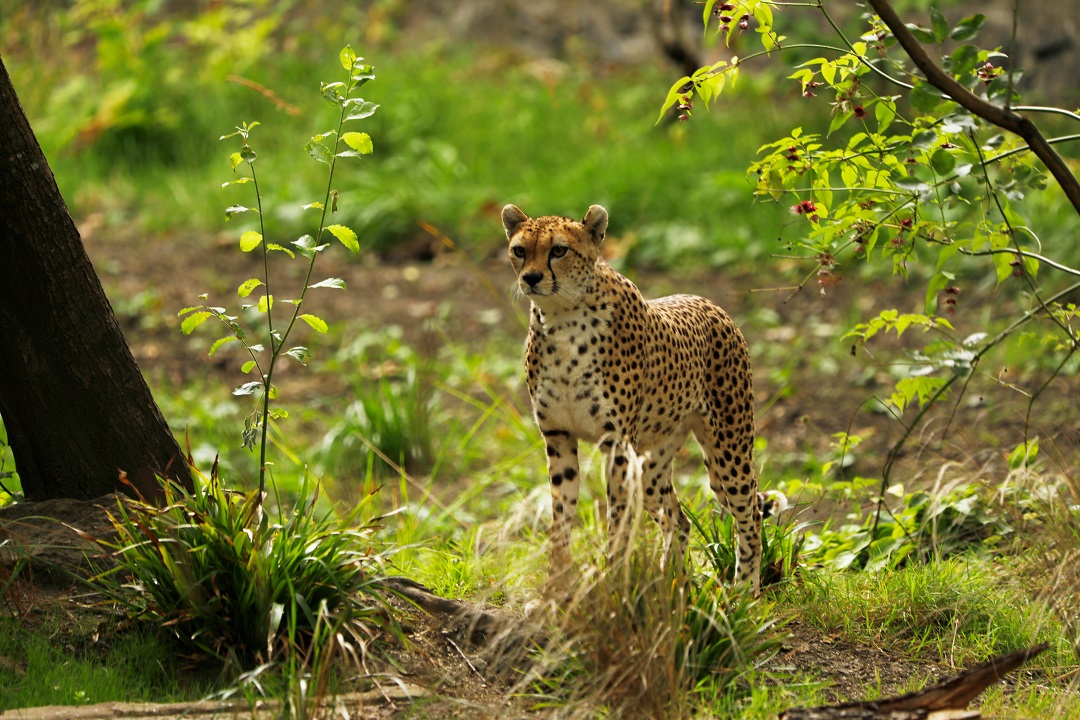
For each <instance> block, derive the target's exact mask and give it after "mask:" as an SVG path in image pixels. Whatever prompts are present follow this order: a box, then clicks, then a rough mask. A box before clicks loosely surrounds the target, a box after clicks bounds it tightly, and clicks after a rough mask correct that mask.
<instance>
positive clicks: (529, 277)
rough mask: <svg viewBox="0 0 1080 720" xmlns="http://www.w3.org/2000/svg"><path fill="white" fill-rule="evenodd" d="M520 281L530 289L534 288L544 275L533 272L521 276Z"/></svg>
mask: <svg viewBox="0 0 1080 720" xmlns="http://www.w3.org/2000/svg"><path fill="white" fill-rule="evenodd" d="M521 279H522V280H524V281H525V283H526V284H527V285H528V286H529V287H531V288H532V287H536V283H538V282H540V281H541V280H543V279H544V274H543V273H539V272H536V271H535V270H533V271H530V272H527V273H525V274H524V275H522V276H521Z"/></svg>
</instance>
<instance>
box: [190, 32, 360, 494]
mask: <svg viewBox="0 0 1080 720" xmlns="http://www.w3.org/2000/svg"><path fill="white" fill-rule="evenodd" d="M338 58H339V60H340V62H341V66H342V68H344V70H345V72H346V74H347V76H346V80H345V81H343V82H332V83H323V84H322V96H323V98H325V99H326V100H327V101H328V102H329V103H330V104H332V105H333V106H335V107H336V108H337V110H338V118H337V123H336V125H335V127H334V128H333V129H331V130H328V131H326V132H323V133H320V134H318V135H315V136H313V137H312V138H311V140H310V141H309V142H308V143H307V146H306V150H307V152H308V155H310V156H311V157H312V158H313V159H314V160H316V161H317V162H320V163H322V164H324V165H326V166H327V181H326V191H325V193H324V194H323V199H322V200H321V201H317V202H312V203H308V204H305V205H303V206H302V207H303V209H304V210H316V211H318V212H319V224H318V229H317V230H316V232H315V234H314V236H312V235H304V236H302V237H300V238H298V239H297V240H294V241H293V242H292V243H290V244H291V245H292V248H289V247H286V246H285V245H281V244H278V243H274V242H270V241H268V240H267V236H268V234H267V229H266V222H265V214H264V211H263V200H262V192H261V191H260V189H259V180H258V173H257V172H256V166H255V162H256V160H257V158H258V155H257V154H256V152H255V150H254V149H253V148H252V147H251V145H250V144H249V142H248V141H249V139H250V137H251V131H252V130H253V129H254V128H255V127H257V126H258V125H259V123H257V122H252V123H243V124H241V126H240V127H238V128H237V129H236V132H233V133H230V134H228V135H223V136H222V137H221V139H222V140H228V139H231V138H236V137H239V138H240V139H241V141H242V146H241V148H240V149H239V150H238V151H236V152H234V153H232V154H231V155H230V162H231V163H232V168H233V171H234V172H235V171H236V170H237V168H238V167H241V166H244V167H246V168H247V170H248V174H247V175H243V176H241V177H239V178H237V179H236V180H232V181H229V182H225V183H223V184H222V187H228V186H230V185H244V184H247V183H251V184H252V187H253V190H254V193H255V200H256V207H254V208H249V207H245V206H243V205H232V206H230V207H228V208H226V210H225V219H226V220H229V219H231V218H233V217H234V216H236V215H241V214H244V213H248V212H254V213H255V214H256V215H257V216H258V227H259V229H258V231H256V230H247V231H245V232H243V233H242V234H241V235H240V250H241V251H242V252H245V253H249V252H253V251H254V250H256V249H258V250H260V252H261V260H262V277H261V278H250V279H248V280H245V281H244V282H242V283H241V284H240V285H239V287H238V288H237V290H236V294H237V296H238V297H239V298H240V299H241V300H246V299H247V298H249V297H250V296H251V295H252V293H254V292H255V291H256V290H257V289H258V288H260V287H262V288H263V289H264V292H265V294H263V295H261V296H260V297H259V298H258V300H257V301H256V302H255V303H243V304H241V306H240V310H241V311H250V310H255V311H256V312H257V313H258V314H260V315H261V314H265V316H266V325H265V327H266V334H265V337H264V338H263V342H254V341H249V339H248V338H249V333H248V330H247V329H246V328H245V327H244V324H243V323H242V322H241V320H240V318H239V316H238V315H231V314H229V313H228V311H227V310H226V308H224V307H219V306H212V305H208V304H206V300H207V295H205V294H204V295H200V296H199V298H200V300H202V301H203V302H202V303H201V304H199V305H195V306H192V307H188V308H184V309H183V310H181V311H180V313H179V315H180V316H182V317H184V320H183V321H182V323H181V330H182V331H183V332H184V334H190V333H191V332H193V331H194V330H195V328H197V327H198V326H199V325H201V324H202V323H203V322H205V321H206V320H208V319H210V318H215V319H216V320H218V321H219V322H220V323H221V324H223V325H224V326H225V327H226V328H227V329H228V333H229V334H227V335H225V336H223V337H220V338H218V339H217V340H215V341H214V342H213V343H212V344H211V346H210V353H209V354H210V355H211V356H212V355H214V353H216V352H217V351H218V350H219V349H220V348H221V347H222V346H224V345H226V344H227V343H229V342H232V341H239V342H240V344H241V346H242V347H243V348H244V352H245V353H246V355H247V357H248V360H247V361H245V362H244V363H243V365H242V366H241V368H240V369H241V372H243V373H244V374H248V373H251V372H252V371H253V370H254V371H256V372H257V374H258V379H257V380H253V381H250V382H246V383H243V384H242V385H240V386H239V387H237V388H236V389H235V390H234V391H233V394H234V395H238V396H245V395H252V396H256V397H257V407H256V410H255V411H254V412H253V413H252V414H251V415H249V416H248V417H247V418H246V419H245V421H244V432H243V446H244V447H245V448H253V447H254V446H255V445H256V442H257V443H258V446H259V497H260V498H262V497H264V496H265V489H266V471H267V464H268V463H267V460H266V453H267V446H268V444H269V443H268V431H269V426H270V423H269V421H270V420H271V419H274V420H277V419H284V418H286V417H288V413H287V412H286V411H285V410H283V409H280V408H278V409H271V401H273V400H275V399H276V398H277V396H278V390H277V386H275V385H274V383H273V380H274V373H275V370H276V369H277V364H278V361H279V360H280V359H281V357H282V356H283V355H285V356H288V357H291V358H292V359H294V360H296V361H297V362H299V363H300V364H301V365H306V364H307V361H308V359H309V358H310V357H311V351H310V350H309V349H308V348H307V347H305V346H303V345H297V346H294V347H290V348H288V349H287V350H286V349H285V348H286V345H287V342H288V340H289V337H290V336H291V335H292V332H293V330H294V328H295V327H296V324H297V321H298V320H301V321H303V322H304V323H305V324H307V325H308V326H309V327H310V328H311V329H312V330H314V331H315V332H318V333H326V332H327V331H328V329H329V327H328V325H327V323H326V321H325V320H323V319H322V318H320V317H318V316H317V315H314V314H312V313H306V312H302V309H303V303H304V300H305V298H306V297H307V293H308V290H313V289H318V288H330V289H339V290H343V289H345V281H344V280H342V279H340V278H326V279H325V280H321V281H319V282H315V283H312V282H311V280H312V276H313V273H314V269H315V259H316V257H317V256H318V255H319V253H321V252H323V251H324V250H326V249H327V248H328V247H329V246H330V244H329V243H323V238H324V235H326V234H327V233H329V234H330V235H332V236H334V238H336V239H337V240H338V241H339V242H340V243H341V244H342V245H344V246H345V247H346V248H347V249H348V250H350V251H351V252H352V253H354V254H355V253H358V252H359V251H360V243H359V240H358V238H357V235H356V233H355V232H354V231H353V230H351V229H350V228H348V227H346V226H345V225H340V224H328V222H327V220H328V213H332V212H335V211H336V210H337V198H338V193H337V191H336V190H334V175H335V172H336V170H337V163H338V159H339V158H358V157H361V156H363V155H367V154H370V153H371V152H372V151H373V146H372V142H371V137H370V136H369V135H368V134H367V133H362V132H343V128H344V126H345V124H346V123H348V122H352V121H357V120H364V119H366V118H369V117H371V116H372V115H373V114H374V113H375V111H376V109H378V105H376V104H374V103H371V102H368V101H366V100H364V99H362V98H359V97H355V96H354V93H355V92H356V91H357V90H358V89H359V88H360V87H362V86H363V85H365V84H366V83H367V82H369V81H371V80H373V79H374V78H375V74H374V71H373V68H372V66H371V65H367V64H365V63H364V62H363V58H361V57H357V55H356V53H355V52H353V50H352V48H350V47H345V48H344V49H342V51H341V52H340V53H339V56H338ZM273 252H278V253H282V254H284V255H287V256H288V257H289V258H290V259H295V258H296V256H297V254H299V255H301V256H302V257H304V258H306V259H307V270H306V273H305V276H304V283H303V286H302V287H301V289H300V293H299V295H298V297H296V298H295V299H288V300H282V301H281V302H284V303H286V304H288V305H292V309H291V311H288V312H287V314H286V316H285V317H286V320H285V321H284V322H282V323H279V324H278V325H277V327H275V323H274V305H275V302H274V295H273V294H272V293H271V283H270V254H271V253H273ZM185 316H186V317H185ZM282 327H284V330H281V329H280V328H282ZM252 335H253V336H257V334H256V333H254V332H253V333H252ZM267 351H268V354H267V355H265V356H264V353H267Z"/></svg>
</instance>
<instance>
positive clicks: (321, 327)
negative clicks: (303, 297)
mask: <svg viewBox="0 0 1080 720" xmlns="http://www.w3.org/2000/svg"><path fill="white" fill-rule="evenodd" d="M300 319H301V320H303V321H304V322H306V323H307V324H308V325H310V326H311V329H312V330H314V331H315V332H320V333H324V334H325V333H326V332H327V331H328V330H329V329H330V328H329V326H328V325H327V324H326V321H325V320H323V319H322V318H320V317H317V316H315V315H312V314H310V313H304V314H303V315H301V316H300Z"/></svg>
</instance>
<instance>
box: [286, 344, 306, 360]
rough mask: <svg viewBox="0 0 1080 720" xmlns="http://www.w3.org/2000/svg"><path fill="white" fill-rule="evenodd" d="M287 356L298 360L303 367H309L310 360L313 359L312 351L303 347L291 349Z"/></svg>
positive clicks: (287, 351)
mask: <svg viewBox="0 0 1080 720" xmlns="http://www.w3.org/2000/svg"><path fill="white" fill-rule="evenodd" d="M285 354H286V355H288V356H289V357H291V358H293V359H294V360H296V362H298V363H300V364H301V365H307V361H308V359H309V358H310V357H311V351H310V350H308V349H307V348H306V347H304V346H303V345H297V346H296V347H294V348H289V349H288V350H286V351H285Z"/></svg>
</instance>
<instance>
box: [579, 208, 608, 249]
mask: <svg viewBox="0 0 1080 720" xmlns="http://www.w3.org/2000/svg"><path fill="white" fill-rule="evenodd" d="M581 224H582V225H584V226H585V231H586V232H588V233H589V234H590V235H592V238H593V242H595V243H596V244H597V245H599V244H600V241H601V240H603V239H604V233H605V232H607V210H605V209H604V208H602V207H601V206H599V205H590V206H589V212H587V213H585V219H584V220H582V221H581Z"/></svg>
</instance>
